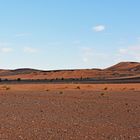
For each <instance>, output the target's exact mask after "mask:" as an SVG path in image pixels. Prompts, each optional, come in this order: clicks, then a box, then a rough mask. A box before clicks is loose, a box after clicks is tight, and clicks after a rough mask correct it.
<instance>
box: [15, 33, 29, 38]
mask: <svg viewBox="0 0 140 140" xmlns="http://www.w3.org/2000/svg"><path fill="white" fill-rule="evenodd" d="M30 35H31V34H30V33H17V34H16V37H26V36H30Z"/></svg>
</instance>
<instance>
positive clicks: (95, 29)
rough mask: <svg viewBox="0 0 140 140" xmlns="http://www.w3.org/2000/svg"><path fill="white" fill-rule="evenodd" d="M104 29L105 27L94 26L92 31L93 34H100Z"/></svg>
mask: <svg viewBox="0 0 140 140" xmlns="http://www.w3.org/2000/svg"><path fill="white" fill-rule="evenodd" d="M105 29H106V27H105V25H96V26H94V27H92V30H93V31H94V32H102V31H104V30H105Z"/></svg>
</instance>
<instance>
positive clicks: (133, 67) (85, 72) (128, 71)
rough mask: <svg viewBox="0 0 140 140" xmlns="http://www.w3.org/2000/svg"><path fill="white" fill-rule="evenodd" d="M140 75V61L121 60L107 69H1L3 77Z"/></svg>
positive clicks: (63, 77)
mask: <svg viewBox="0 0 140 140" xmlns="http://www.w3.org/2000/svg"><path fill="white" fill-rule="evenodd" d="M132 77H140V63H139V62H120V63H118V64H116V65H114V66H111V67H109V68H106V69H78V70H52V71H42V70H36V69H29V68H23V69H16V70H3V69H1V70H0V78H1V79H17V78H21V79H69V78H80V79H85V78H94V79H120V78H132Z"/></svg>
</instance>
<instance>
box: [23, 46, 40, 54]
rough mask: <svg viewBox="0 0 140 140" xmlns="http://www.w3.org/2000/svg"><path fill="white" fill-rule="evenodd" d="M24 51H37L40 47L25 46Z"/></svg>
mask: <svg viewBox="0 0 140 140" xmlns="http://www.w3.org/2000/svg"><path fill="white" fill-rule="evenodd" d="M24 52H26V53H37V52H38V49H36V48H33V47H24Z"/></svg>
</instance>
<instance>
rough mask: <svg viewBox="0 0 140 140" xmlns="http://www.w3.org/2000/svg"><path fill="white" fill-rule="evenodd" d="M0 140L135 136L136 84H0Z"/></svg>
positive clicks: (138, 128)
mask: <svg viewBox="0 0 140 140" xmlns="http://www.w3.org/2000/svg"><path fill="white" fill-rule="evenodd" d="M0 140H140V84H116V85H115V84H108V85H107V84H98V85H92V84H91V85H90V84H83V85H82V84H36V85H35V84H34V85H33V84H24V85H0Z"/></svg>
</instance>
